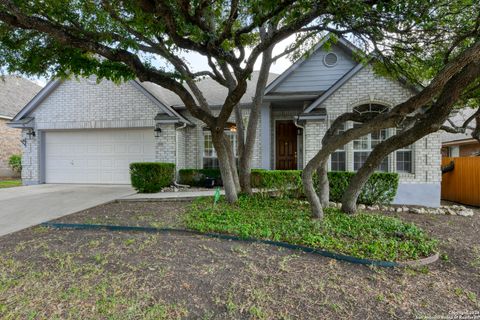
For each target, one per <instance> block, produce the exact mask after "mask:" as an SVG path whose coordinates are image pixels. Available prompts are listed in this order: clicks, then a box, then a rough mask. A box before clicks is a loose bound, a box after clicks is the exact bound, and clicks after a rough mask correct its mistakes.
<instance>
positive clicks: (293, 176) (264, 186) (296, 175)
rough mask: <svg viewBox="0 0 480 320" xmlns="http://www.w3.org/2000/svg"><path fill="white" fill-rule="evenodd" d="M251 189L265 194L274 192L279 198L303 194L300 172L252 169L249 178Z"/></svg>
mask: <svg viewBox="0 0 480 320" xmlns="http://www.w3.org/2000/svg"><path fill="white" fill-rule="evenodd" d="M251 183H252V188H257V189H259V190H260V193H262V194H266V193H267V192H268V191H270V190H276V191H277V192H278V193H279V195H280V196H293V197H299V196H301V195H302V194H303V186H302V171H301V170H265V169H253V170H252V176H251Z"/></svg>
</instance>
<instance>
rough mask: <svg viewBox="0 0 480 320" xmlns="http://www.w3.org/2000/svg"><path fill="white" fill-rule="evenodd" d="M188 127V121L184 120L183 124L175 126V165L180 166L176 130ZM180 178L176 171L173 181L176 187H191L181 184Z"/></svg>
mask: <svg viewBox="0 0 480 320" xmlns="http://www.w3.org/2000/svg"><path fill="white" fill-rule="evenodd" d="M186 127H187V123H186V122H183V124H182V125H181V126H180V127H178V128H175V167H177V168H178V166H177V165H178V140H177V135H176V132H177V131H180V130H182V129H185V128H186ZM177 180H178V174H177V173H175V181H173V185H174V186H175V187H179V188H190V186H189V185H186V184H180V183H178V182H177Z"/></svg>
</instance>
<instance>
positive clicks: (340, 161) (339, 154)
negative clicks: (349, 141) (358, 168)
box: [330, 124, 347, 171]
mask: <svg viewBox="0 0 480 320" xmlns="http://www.w3.org/2000/svg"><path fill="white" fill-rule="evenodd" d="M344 131H345V124H343V125H342V127H341V128H339V129H338V133H339V134H340V133H342V132H344ZM330 169H331V170H332V171H346V170H347V160H346V153H345V146H343V147H341V148H340V149H337V150H336V151H335V152H334V153H332V156H331V158H330Z"/></svg>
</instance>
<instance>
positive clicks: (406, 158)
mask: <svg viewBox="0 0 480 320" xmlns="http://www.w3.org/2000/svg"><path fill="white" fill-rule="evenodd" d="M402 130H403V129H402V128H400V129H397V133H398V132H401V131H402ZM412 149H413V148H412V145H409V146H406V147H404V148H402V149H398V150H397V151H396V154H397V168H396V169H397V172H400V173H412V172H413V165H412V163H413V161H412V156H413V155H412Z"/></svg>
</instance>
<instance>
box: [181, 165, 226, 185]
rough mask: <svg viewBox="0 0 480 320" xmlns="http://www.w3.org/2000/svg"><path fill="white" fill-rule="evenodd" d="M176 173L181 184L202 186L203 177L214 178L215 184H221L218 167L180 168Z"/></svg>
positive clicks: (203, 183)
mask: <svg viewBox="0 0 480 320" xmlns="http://www.w3.org/2000/svg"><path fill="white" fill-rule="evenodd" d="M178 175H179V180H180V183H181V184H188V185H190V186H194V187H203V186H204V185H205V178H213V179H215V180H216V181H215V184H216V185H221V184H222V177H221V174H220V170H219V169H181V170H179V172H178Z"/></svg>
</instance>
